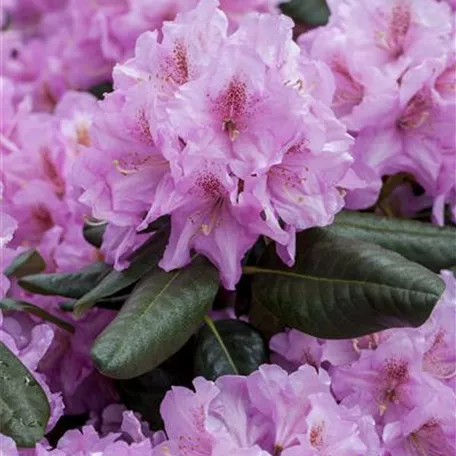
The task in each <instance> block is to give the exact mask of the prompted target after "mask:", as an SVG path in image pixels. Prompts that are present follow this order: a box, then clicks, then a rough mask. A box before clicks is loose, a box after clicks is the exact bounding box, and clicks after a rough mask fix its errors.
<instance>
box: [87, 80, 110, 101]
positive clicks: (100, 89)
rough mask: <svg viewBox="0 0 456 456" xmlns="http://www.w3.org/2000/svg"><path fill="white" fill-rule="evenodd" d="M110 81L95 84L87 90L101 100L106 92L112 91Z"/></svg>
mask: <svg viewBox="0 0 456 456" xmlns="http://www.w3.org/2000/svg"><path fill="white" fill-rule="evenodd" d="M112 90H113V88H112V82H110V81H106V82H102V83H101V84H98V85H95V86H93V87H91V88H90V89H89V92H90V93H91V94H92V95H94V96H96V97H97V98H98V99H99V100H102V99H103V98H104V95H105V94H106V93H110V92H112Z"/></svg>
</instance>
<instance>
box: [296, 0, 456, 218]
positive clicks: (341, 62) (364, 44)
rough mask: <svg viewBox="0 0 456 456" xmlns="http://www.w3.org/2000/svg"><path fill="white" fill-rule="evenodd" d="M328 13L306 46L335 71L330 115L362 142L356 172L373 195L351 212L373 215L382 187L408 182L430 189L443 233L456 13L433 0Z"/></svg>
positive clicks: (450, 173)
mask: <svg viewBox="0 0 456 456" xmlns="http://www.w3.org/2000/svg"><path fill="white" fill-rule="evenodd" d="M330 6H331V12H332V16H331V20H330V22H329V24H328V25H327V26H326V27H322V28H319V29H317V30H315V31H312V32H310V33H307V34H304V35H301V37H300V39H299V42H300V44H301V47H302V48H303V49H304V50H305V51H306V52H308V53H309V55H310V57H311V58H314V59H321V60H322V61H324V62H325V63H327V64H328V65H329V66H330V67H331V69H332V72H333V74H334V76H335V80H336V91H335V95H334V98H333V100H332V107H333V109H334V110H335V112H336V114H337V116H338V117H339V118H340V119H341V120H342V121H343V122H344V123H345V124H346V125H347V128H348V129H349V131H350V132H351V133H352V134H353V135H354V136H355V137H356V141H355V145H354V148H353V153H354V156H355V159H356V164H355V167H354V170H355V171H356V172H357V173H358V175H359V176H360V177H363V178H364V179H365V180H366V181H367V183H368V186H367V188H364V189H359V190H356V191H354V192H350V193H349V194H348V195H347V207H349V208H352V209H363V208H366V207H369V206H370V205H372V204H373V203H375V201H376V199H377V197H378V194H379V191H380V186H381V178H382V177H383V176H385V175H392V174H396V173H399V172H404V173H409V174H411V175H413V176H414V178H415V179H416V181H417V182H418V183H419V184H420V185H421V186H422V187H423V189H424V191H425V194H424V196H423V197H422V198H421V200H424V201H423V204H426V203H427V204H428V206H429V205H432V204H433V206H434V219H435V221H436V222H437V223H439V224H443V222H444V217H443V213H444V205H445V204H449V205H450V207H451V209H452V211H453V215H454V216H456V187H455V175H454V172H455V167H456V162H455V157H456V149H455V144H456V133H455V124H456V118H455V113H456V97H455V85H456V66H455V48H454V42H455V34H454V21H455V15H454V12H453V11H451V9H450V8H449V7H448V5H447V4H446V3H443V2H440V3H439V2H437V1H432V0H413V1H411V0H340V1H332V2H330Z"/></svg>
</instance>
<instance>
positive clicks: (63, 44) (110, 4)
mask: <svg viewBox="0 0 456 456" xmlns="http://www.w3.org/2000/svg"><path fill="white" fill-rule="evenodd" d="M197 3H198V0H154V1H145V0H132V1H127V0H104V1H102V2H95V1H94V2H85V1H79V0H43V1H35V0H25V1H23V0H7V1H4V2H2V6H1V7H0V21H1V24H2V29H3V31H2V50H1V53H2V55H1V59H0V74H2V75H5V76H7V77H10V78H12V79H14V80H15V81H16V83H17V84H18V88H19V91H20V94H21V96H23V95H24V94H32V95H33V99H34V106H35V107H37V108H39V109H47V110H50V109H52V108H53V107H54V106H55V104H56V102H57V101H58V100H59V99H60V97H61V96H62V95H63V94H64V93H65V91H67V90H81V89H88V88H89V87H91V86H93V85H95V84H98V83H102V82H106V81H109V80H110V79H111V72H112V68H113V66H114V64H115V63H116V62H121V61H123V60H125V59H126V58H127V57H130V56H131V53H132V51H133V49H134V43H135V41H136V38H137V37H138V35H139V34H140V33H142V32H144V31H146V30H154V29H159V28H160V27H161V25H162V24H163V22H164V21H166V20H173V19H174V17H175V16H176V14H177V13H178V12H181V11H188V10H190V9H192V8H194V7H195V6H196V4H197ZM277 3H278V1H276V0H243V1H239V0H223V1H222V5H221V6H222V8H223V9H224V10H225V11H226V12H227V14H228V15H229V16H230V18H231V20H232V24H233V27H234V26H235V24H236V22H237V21H238V20H240V18H241V17H242V16H243V15H245V14H246V13H247V12H249V11H254V10H257V11H262V12H266V11H267V12H274V11H275V10H276V5H277Z"/></svg>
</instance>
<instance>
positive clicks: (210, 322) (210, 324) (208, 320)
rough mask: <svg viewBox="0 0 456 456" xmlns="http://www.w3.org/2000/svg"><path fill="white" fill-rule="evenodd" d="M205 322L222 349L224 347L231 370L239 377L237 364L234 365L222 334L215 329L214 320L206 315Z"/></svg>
mask: <svg viewBox="0 0 456 456" xmlns="http://www.w3.org/2000/svg"><path fill="white" fill-rule="evenodd" d="M204 321H205V322H206V325H207V326H208V327H209V328H210V330H211V331H212V332H213V333H214V336H215V338H216V339H217V342H218V343H219V344H220V347H222V350H223V353H225V356H226V359H227V360H228V363H229V364H230V366H231V369H233V372H234V374H236V375H239V371H238V368H237V367H236V364H234V361H233V358H231V355H230V352H229V351H228V349H227V348H226V346H225V344H224V342H223V339H222V337H221V336H220V333H219V332H218V331H217V328H216V327H215V324H214V320H212V318H211V317H209V316H207V315H205V316H204Z"/></svg>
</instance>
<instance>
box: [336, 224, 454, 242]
mask: <svg viewBox="0 0 456 456" xmlns="http://www.w3.org/2000/svg"><path fill="white" fill-rule="evenodd" d="M423 225H424V224H423ZM333 226H334V227H335V228H336V227H337V226H340V227H343V226H345V227H348V228H359V229H363V230H366V231H375V232H378V233H390V234H396V235H397V234H405V235H413V236H420V235H421V237H423V232H422V231H421V232H420V231H418V227H417V231H409V230H402V229H400V230H399V229H398V230H392V229H388V228H385V229H383V228H377V227H372V226H370V225H364V224H357V223H354V222H351V223H350V222H349V223H347V222H337V221H336V223H335V224H334V225H333ZM423 228H424V229H425V230H426V233H425V236H426V237H428V236H429V237H449V238H453V237H454V238H455V239H456V232H454V233H450V232H449V230H446V229H444V230H442V232H440V233H438V232H436V231H435V230H429V227H426V226H424V227H423Z"/></svg>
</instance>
